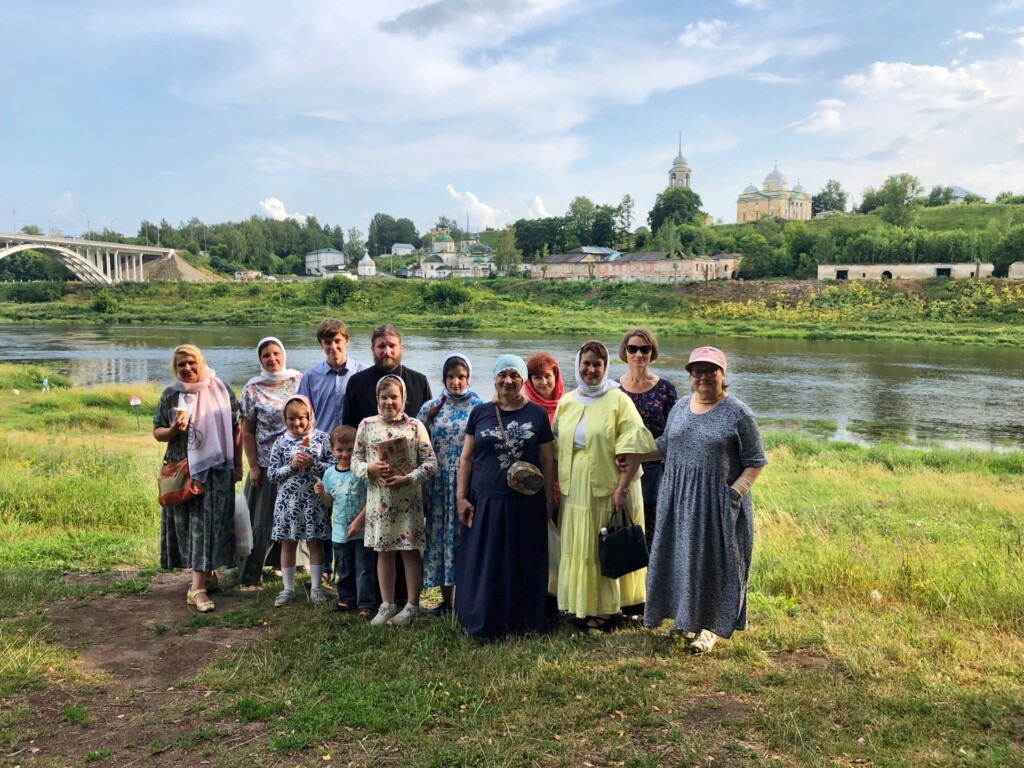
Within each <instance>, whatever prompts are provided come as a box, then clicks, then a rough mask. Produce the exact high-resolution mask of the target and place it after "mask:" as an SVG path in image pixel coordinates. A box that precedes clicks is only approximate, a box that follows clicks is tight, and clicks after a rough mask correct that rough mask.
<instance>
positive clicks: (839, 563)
mask: <svg viewBox="0 0 1024 768" xmlns="http://www.w3.org/2000/svg"><path fill="white" fill-rule="evenodd" d="M32 375H33V373H32V371H30V370H29V369H27V368H23V367H13V366H0V383H2V384H3V385H4V387H3V391H2V392H0V409H2V412H3V414H4V419H3V422H2V424H0V699H2V712H0V748H2V750H3V754H5V755H6V754H10V753H19V752H20V751H21V750H23V749H24V748H26V747H27V746H29V739H36V740H37V742H36V743H39V744H43V743H44V741H45V737H46V733H47V731H46V728H45V727H44V726H43V725H42V724H41V721H40V719H39V718H40V715H39V711H38V708H39V705H38V704H37V702H39V701H40V700H46V699H49V698H58V699H59V700H60V701H62V702H63V701H67V702H68V703H67V704H62V705H61V707H62V708H61V709H60V710H59V712H58V713H57V720H58V721H59V723H60V727H61V728H62V729H63V730H66V731H68V732H69V733H71V734H72V735H73V736H75V738H79V739H81V740H82V742H83V746H81V747H80V748H79V750H80V751H79V752H77V753H73V754H74V755H76V756H77V757H76V758H75V759H72V760H70V761H69V762H73V763H76V764H82V763H84V762H89V763H95V764H97V765H115V764H120V758H119V756H121V755H124V754H125V750H126V749H127V746H126V745H124V744H123V743H122V741H118V740H116V739H109V740H108V741H106V742H104V741H103V740H102V739H101V738H100V737H101V736H102V735H103V734H104V733H105V731H104V730H103V729H104V727H105V726H104V723H103V722H101V720H102V718H101V717H100V710H99V709H98V704H96V701H97V699H96V698H95V697H97V696H98V695H99V692H101V691H102V690H103V688H104V686H106V685H108V684H109V679H108V678H106V677H105V676H104V675H103V674H100V673H97V672H95V671H93V670H89V669H87V668H83V666H82V665H81V664H80V662H79V658H78V657H79V652H78V651H76V650H75V649H68V648H66V647H65V646H63V645H61V644H59V643H57V642H56V641H55V635H54V630H53V628H52V627H51V626H50V621H49V619H48V614H47V613H46V611H45V606H47V605H48V604H51V603H52V601H55V600H62V599H63V600H75V601H81V600H83V599H84V598H86V597H88V596H90V595H96V594H99V593H104V592H105V593H110V595H111V596H110V597H109V598H108V599H110V600H123V599H128V598H124V597H119V595H131V594H135V593H138V592H140V591H142V590H145V589H146V585H147V584H148V583H149V578H151V576H152V573H153V571H154V569H155V567H156V564H157V563H156V550H157V536H158V518H159V509H158V507H157V505H156V501H155V494H154V492H153V485H154V484H153V477H154V475H155V471H156V467H157V464H158V462H159V456H160V453H161V447H160V446H158V445H157V444H156V443H155V442H154V441H153V440H152V438H151V436H150V435H149V427H148V425H147V424H146V421H147V418H146V414H151V413H152V408H153V405H154V404H155V402H156V398H157V395H158V392H157V391H156V390H155V389H154V390H152V391H148V392H146V393H145V394H144V395H143V406H142V410H143V414H144V419H143V425H142V429H141V430H139V429H137V428H136V425H135V420H134V417H133V416H132V415H131V414H130V413H128V412H127V409H126V408H124V407H123V406H122V405H121V403H123V402H124V399H125V398H124V394H123V393H122V392H121V391H120V390H118V389H117V388H110V387H104V388H98V389H95V390H88V391H83V390H72V389H58V390H55V391H53V392H51V393H49V394H42V393H33V394H31V395H25V394H23V395H20V396H18V397H17V398H15V396H13V395H12V394H11V393H10V389H11V385H16V384H17V383H18V382H21V381H25V382H28V381H30V380H31V376H32ZM24 389H25V390H28V389H29V387H28V386H27V385H25V386H24ZM133 391H137V388H136V390H133ZM766 445H767V448H768V451H769V458H770V461H771V463H770V464H769V466H768V468H767V469H766V471H765V472H764V474H763V476H762V478H761V480H760V481H759V482H758V484H757V487H756V489H755V505H756V510H757V514H756V526H757V534H756V535H757V538H756V544H755V558H754V565H753V573H752V579H751V592H750V629H749V631H747V632H743V633H738V634H737V635H736V636H735V637H734V638H733V639H732V640H731V641H728V642H723V643H721V644H720V645H719V647H718V648H716V650H715V652H714V653H713V654H711V655H710V656H708V657H693V656H690V655H688V654H687V653H686V652H685V649H684V647H683V645H682V644H681V643H680V642H678V641H674V640H669V639H666V638H662V637H660V636H659V635H657V634H656V633H651V632H647V631H644V630H640V629H630V630H624V631H620V632H617V633H615V634H612V635H608V636H581V635H578V634H574V633H573V632H572V631H571V630H570V629H568V628H561V629H559V630H558V631H556V632H554V633H553V634H551V635H549V636H547V637H542V638H533V639H520V640H514V641H509V642H504V643H491V644H480V643H477V642H475V641H472V640H470V639H468V638H466V637H465V636H464V635H462V634H461V633H460V632H459V631H458V629H457V627H455V626H454V625H453V624H451V623H449V622H446V621H428V620H422V621H420V622H418V623H417V624H415V625H414V626H413V627H412V628H411V629H409V630H408V631H397V630H396V631H388V632H379V631H374V630H371V628H370V627H368V626H367V625H366V624H363V623H359V622H358V621H357V620H355V619H351V620H350V619H347V618H340V617H338V616H337V615H334V614H329V613H326V612H323V611H318V610H315V609H313V608H312V607H311V606H309V605H307V604H305V603H297V604H295V605H292V606H289V607H288V608H285V609H281V610H276V611H275V610H274V609H273V608H272V607H271V605H272V600H273V596H274V594H275V592H276V587H275V585H274V584H273V583H271V584H270V585H269V586H268V587H266V588H265V589H264V590H263V591H262V592H259V593H256V594H254V595H251V599H250V600H249V602H248V603H247V604H246V605H245V606H244V607H241V608H238V609H235V610H232V611H229V612H221V611H218V612H217V613H214V614H212V615H210V616H193V617H191V618H189V616H188V614H187V613H185V612H184V611H182V618H181V619H180V621H177V622H176V623H168V624H166V625H158V626H157V627H155V628H154V629H153V633H152V634H153V635H154V638H156V636H157V635H160V634H161V633H167V632H169V633H172V635H173V634H174V633H177V634H178V635H180V636H182V637H188V636H194V637H201V636H202V633H203V632H212V631H215V630H219V631H223V632H227V633H230V632H235V631H237V632H243V631H247V630H246V629H245V628H250V630H252V628H258V629H259V634H258V635H257V636H255V638H254V639H253V640H252V641H251V642H248V643H245V644H239V646H238V647H237V648H236V649H232V650H231V651H230V652H227V653H226V655H223V656H221V657H219V659H218V660H217V661H214V662H212V663H210V664H209V665H208V666H205V668H200V670H199V671H198V673H197V674H196V675H195V676H194V677H192V679H191V680H189V681H185V682H183V683H179V684H177V685H176V689H179V690H181V691H192V692H194V693H195V694H196V695H195V697H194V698H193V699H190V700H189V701H190V703H189V705H188V708H187V710H182V709H181V708H173V707H172V708H167V707H164V708H155V709H154V710H153V712H152V713H151V714H150V715H148V717H149V718H150V719H151V720H152V719H154V718H155V722H156V724H157V725H159V724H164V725H165V726H166V727H167V728H168V734H171V735H169V736H168V737H167V738H164V739H158V740H154V741H153V742H152V743H150V744H148V746H147V747H146V749H148V751H149V753H150V754H151V755H152V760H153V761H159V760H163V761H164V762H154V764H159V765H172V764H186V763H188V764H197V763H199V762H200V761H201V760H205V761H207V762H208V763H209V764H212V765H254V764H255V765H277V764H282V765H313V764H316V765H328V764H329V765H360V766H363V765H365V766H371V765H391V764H394V765H399V764H401V765H425V766H447V765H479V766H485V765H486V766H491V765H507V766H520V765H564V766H578V765H585V766H587V765H588V766H605V765H619V766H636V767H639V766H660V765H694V766H696V765H751V766H761V765H780V766H781V765H787V766H788V765H808V766H819V765H841V766H853V765H875V766H903V765H922V766H923V765H928V766H932V765H940V766H946V765H948V766H962V765H969V766H1007V765H1020V764H1024V696H1022V691H1024V667H1022V659H1024V641H1022V632H1024V545H1022V531H1024V505H1022V504H1021V501H1020V499H1021V497H1022V494H1024V455H1022V454H1020V453H1006V454H995V453H974V452H957V451H941V450H936V451H930V452H928V451H917V450H908V449H901V448H896V447H892V446H884V445H883V446H877V447H875V448H871V449H866V448H860V447H856V446H851V445H846V444H823V443H820V442H818V441H816V440H814V439H812V438H809V437H801V436H797V435H794V434H789V433H768V434H767V435H766ZM126 565H128V566H133V567H134V568H135V569H138V570H139V574H138V575H137V576H135V577H134V578H130V579H127V580H124V581H118V582H114V583H102V582H101V583H82V582H80V581H76V580H75V579H71V578H69V577H67V576H62V574H66V573H68V572H71V573H72V574H74V573H78V572H81V571H102V570H105V569H110V568H114V567H115V566H117V567H124V566H126ZM183 589H184V581H183V580H182V591H183ZM190 633H192V634H191V635H190ZM204 692H205V693H204ZM156 695H157V694H156V693H153V694H152V696H156ZM139 701H143V699H136V702H139ZM135 706H138V704H136V705H135ZM186 715H187V716H188V717H190V718H193V720H189V721H188V722H193V721H195V720H198V721H199V722H200V723H201V725H191V726H189V728H190V730H187V731H186V732H180V731H175V730H174V729H173V728H172V724H174V723H179V722H181V720H182V718H183V717H185V716H186ZM239 732H244V733H245V734H246V738H249V735H250V734H251V735H252V738H253V739H254V741H253V742H252V743H253V745H254V746H251V747H248V748H239V749H235V748H233V747H229V743H231V741H230V740H231V739H232V738H234V737H235V735H236V734H238V733H239ZM85 742H89V746H88V747H86V746H84V744H85ZM28 754H29V753H28V752H26V753H24V755H28ZM24 759H26V757H25V756H23V757H19V758H18V760H24ZM29 762H30V761H29ZM12 764H13V763H12ZM54 764H58V763H54Z"/></svg>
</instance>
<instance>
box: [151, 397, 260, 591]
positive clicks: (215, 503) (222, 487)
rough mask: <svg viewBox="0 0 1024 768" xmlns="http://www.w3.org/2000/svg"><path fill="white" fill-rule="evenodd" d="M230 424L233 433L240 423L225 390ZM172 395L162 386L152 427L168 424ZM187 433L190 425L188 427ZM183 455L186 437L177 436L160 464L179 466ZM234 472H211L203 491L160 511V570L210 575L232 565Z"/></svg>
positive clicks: (173, 402)
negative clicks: (186, 569)
mask: <svg viewBox="0 0 1024 768" xmlns="http://www.w3.org/2000/svg"><path fill="white" fill-rule="evenodd" d="M227 390H228V399H229V400H230V401H231V419H232V421H233V422H234V425H235V429H237V428H238V425H239V423H240V421H239V416H238V401H237V400H236V399H235V393H234V391H232V389H231V387H228V388H227ZM179 394H180V392H178V391H177V390H176V389H174V387H168V388H167V389H165V390H164V391H163V394H161V395H160V402H159V403H157V406H156V413H154V414H153V426H154V427H169V426H170V425H171V422H172V421H174V418H175V415H174V407H175V406H176V405H177V404H178V396H179ZM189 428H190V429H191V425H189ZM187 455H188V437H187V436H186V435H185V434H181V435H178V436H177V437H176V438H174V439H173V440H171V441H170V442H169V443H167V449H166V450H165V451H164V463H165V464H166V463H168V462H172V461H181V460H182V459H184V458H185V457H186V456H187ZM234 519H235V470H234V467H224V468H218V469H211V470H210V471H209V472H208V473H207V475H206V480H205V481H204V483H203V492H202V493H201V494H200V495H199V496H196V497H195V498H193V499H189V500H188V501H187V502H185V503H184V504H179V505H178V506H176V507H161V508H160V567H161V568H188V569H191V570H193V571H211V570H213V569H214V568H221V567H223V566H225V565H233V564H234V562H235V534H234Z"/></svg>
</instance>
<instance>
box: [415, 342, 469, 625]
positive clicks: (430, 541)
mask: <svg viewBox="0 0 1024 768" xmlns="http://www.w3.org/2000/svg"><path fill="white" fill-rule="evenodd" d="M472 370H473V369H472V366H471V365H470V363H469V358H468V357H466V356H465V355H461V354H456V355H448V356H447V357H446V358H445V359H444V360H443V361H442V362H441V380H442V382H443V383H444V391H443V392H442V394H441V396H440V397H437V398H434V399H433V400H430V401H429V402H426V403H424V404H423V407H422V408H421V409H420V412H419V414H417V418H418V419H419V420H420V421H422V422H423V424H424V426H426V428H427V431H428V432H429V433H430V443H431V446H432V447H433V449H434V454H435V455H436V456H437V475H435V476H434V477H433V478H431V480H430V481H429V482H428V483H427V499H426V509H425V510H424V512H425V516H426V523H427V528H426V538H427V548H426V550H424V552H423V586H425V587H440V588H441V598H442V602H441V604H440V605H439V606H437V607H436V608H434V609H433V610H431V611H430V614H431V615H432V616H442V615H444V614H446V613H451V611H452V599H453V597H454V595H455V552H456V549H457V548H458V543H459V538H458V533H459V515H458V509H457V508H456V504H455V490H456V478H457V475H458V471H459V459H460V458H461V456H462V444H463V443H464V442H465V439H466V422H467V421H469V412H470V411H472V410H473V408H474V407H476V406H477V405H480V404H481V403H482V402H483V400H481V399H480V396H479V395H477V393H476V392H474V391H472V390H471V389H470V388H469V380H470V376H471V375H472Z"/></svg>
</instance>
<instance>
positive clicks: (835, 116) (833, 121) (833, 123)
mask: <svg viewBox="0 0 1024 768" xmlns="http://www.w3.org/2000/svg"><path fill="white" fill-rule="evenodd" d="M845 106H846V104H845V103H844V102H842V101H840V100H839V99H824V100H823V101H819V102H818V108H817V109H816V110H814V112H812V113H811V114H810V115H809V116H807V117H805V118H804V119H803V120H797V121H796V122H795V123H790V124H789V127H790V129H791V130H794V131H797V132H798V133H817V132H819V131H820V132H824V133H839V132H840V131H842V130H843V128H844V127H845V126H844V125H843V115H842V112H841V110H842V108H843V107H845Z"/></svg>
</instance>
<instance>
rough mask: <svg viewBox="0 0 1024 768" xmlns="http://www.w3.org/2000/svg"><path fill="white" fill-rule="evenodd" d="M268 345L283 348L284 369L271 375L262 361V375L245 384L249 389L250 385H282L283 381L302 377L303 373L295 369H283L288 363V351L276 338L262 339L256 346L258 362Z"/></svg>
mask: <svg viewBox="0 0 1024 768" xmlns="http://www.w3.org/2000/svg"><path fill="white" fill-rule="evenodd" d="M267 344H277V346H279V347H280V348H281V365H282V368H281V370H280V371H278V372H277V373H271V372H270V371H268V370H267V369H266V368H264V367H263V361H262V360H260V375H259V376H253V377H252V378H251V379H249V380H248V381H247V382H245V386H247V387H248V386H249V385H250V384H280V383H281V382H282V381H288V380H290V379H293V378H295V377H296V376H301V375H302V371H296V370H295V369H294V368H285V367H283V366H284V365H285V363H286V362H287V361H288V351H287V350H286V349H285V348H284V344H282V343H281V340H280V339H279V338H277V337H276V336H267V337H265V338H262V339H260V343H259V344H257V345H256V359H257V360H259V356H260V352H262V351H263V348H264V347H265V346H266V345H267Z"/></svg>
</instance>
